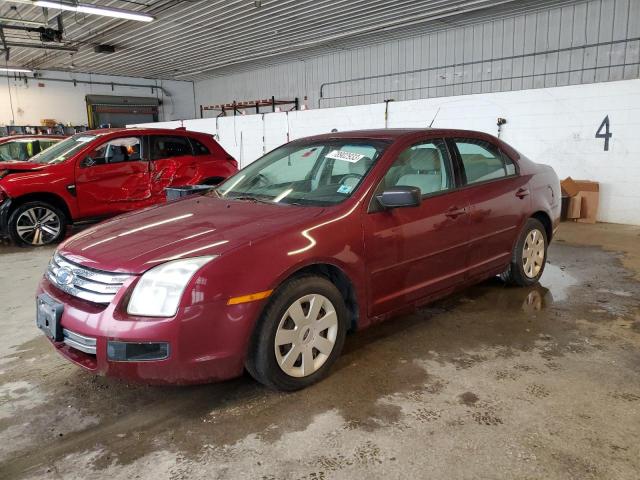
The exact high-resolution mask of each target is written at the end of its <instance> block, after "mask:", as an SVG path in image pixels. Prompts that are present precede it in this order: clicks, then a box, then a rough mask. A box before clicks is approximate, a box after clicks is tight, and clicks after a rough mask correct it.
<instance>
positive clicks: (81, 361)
mask: <svg viewBox="0 0 640 480" xmlns="http://www.w3.org/2000/svg"><path fill="white" fill-rule="evenodd" d="M559 216H560V184H559V181H558V178H557V176H556V174H555V173H554V171H553V169H551V168H550V167H548V166H546V165H541V164H537V163H534V162H532V161H531V160H528V159H527V158H525V157H524V156H523V155H521V154H519V153H518V152H516V151H515V150H514V149H513V148H511V147H509V146H508V145H507V144H505V143H504V142H502V141H500V140H499V139H497V138H495V137H492V136H490V135H487V134H484V133H479V132H471V131H463V130H440V129H428V130H377V131H360V132H343V133H336V134H328V135H319V136H316V137H311V138H306V139H302V140H296V141H293V142H291V143H288V144H286V145H284V146H282V147H280V148H277V149H276V150H274V151H272V152H270V153H268V154H267V155H265V156H264V157H262V158H261V159H259V160H256V161H255V162H254V163H252V164H251V165H249V166H248V167H246V168H244V169H243V170H241V171H240V172H238V173H237V174H236V175H234V176H232V177H231V178H229V179H228V180H227V181H226V182H224V183H223V184H222V185H220V186H219V187H218V188H217V189H216V190H214V191H212V192H209V193H207V194H206V195H203V196H197V197H191V198H187V199H184V200H181V201H177V202H172V203H169V204H166V205H163V206H158V207H154V208H149V209H146V210H144V211H141V212H134V213H130V214H128V215H125V216H121V217H119V218H118V219H117V221H108V222H106V223H103V224H101V225H98V226H95V227H93V228H91V229H88V230H86V231H84V232H82V233H80V234H78V235H76V236H75V237H72V238H70V239H69V240H67V241H66V242H65V243H63V244H62V245H60V247H59V248H58V250H57V251H56V252H55V254H54V256H53V258H52V260H51V263H50V264H49V267H48V270H47V272H46V274H45V276H44V278H43V279H42V281H41V283H40V286H39V289H38V296H37V303H38V308H37V324H38V326H39V327H40V328H41V329H42V330H43V331H44V332H45V333H46V335H47V336H48V337H49V338H50V339H51V341H52V343H53V344H54V345H55V348H56V349H57V350H58V351H59V352H60V353H61V354H62V355H64V356H65V357H66V358H68V359H69V360H71V361H73V362H75V363H76V364H78V365H80V366H81V367H83V368H85V369H87V370H89V371H91V372H93V373H97V374H105V375H111V376H116V377H121V378H126V379H133V380H138V381H142V382H147V383H179V384H184V383H198V382H210V381H214V380H223V379H228V378H232V377H236V376H238V375H241V374H242V372H243V370H244V369H245V368H246V369H247V370H248V371H249V372H250V373H251V374H252V375H253V376H254V377H255V378H256V379H258V380H259V381H260V382H263V383H264V384H266V385H268V386H270V387H273V388H277V389H282V390H295V389H298V388H302V387H305V386H307V385H309V384H311V383H313V382H315V381H317V380H319V379H321V378H322V377H323V376H324V375H326V374H327V372H328V370H329V369H330V367H331V365H332V364H333V363H334V362H335V361H336V359H337V357H338V356H339V354H340V351H341V349H342V346H343V343H344V340H345V335H346V334H347V332H348V331H352V330H360V329H364V328H366V327H368V326H370V325H372V324H374V323H376V322H378V321H381V320H384V319H387V318H389V317H392V316H394V315H397V314H398V313H400V312H406V311H407V310H408V309H411V308H413V307H416V306H420V305H423V304H425V303H427V302H429V301H432V300H434V299H436V298H439V297H442V296H444V295H447V294H450V293H451V292H453V291H455V290H457V289H460V288H464V287H465V286H468V285H470V284H473V283H476V282H479V281H481V280H484V279H486V278H489V277H492V276H495V275H501V276H502V278H503V279H504V280H505V281H507V282H511V283H514V284H517V285H531V284H534V283H535V282H537V281H538V279H539V278H540V276H541V275H542V273H543V271H544V266H545V261H546V254H547V245H548V243H549V241H550V240H551V238H552V236H553V234H554V231H555V229H556V227H557V225H558V220H559Z"/></svg>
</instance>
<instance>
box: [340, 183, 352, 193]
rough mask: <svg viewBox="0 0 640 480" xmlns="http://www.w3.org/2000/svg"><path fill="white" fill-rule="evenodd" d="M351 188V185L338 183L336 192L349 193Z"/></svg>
mask: <svg viewBox="0 0 640 480" xmlns="http://www.w3.org/2000/svg"><path fill="white" fill-rule="evenodd" d="M351 190H353V187H352V186H351V185H340V186H339V187H338V193H344V194H349V193H351Z"/></svg>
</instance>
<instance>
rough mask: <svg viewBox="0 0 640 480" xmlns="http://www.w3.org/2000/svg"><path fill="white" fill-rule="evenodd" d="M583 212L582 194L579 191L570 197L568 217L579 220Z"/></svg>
mask: <svg viewBox="0 0 640 480" xmlns="http://www.w3.org/2000/svg"><path fill="white" fill-rule="evenodd" d="M581 212H582V194H580V193H578V194H577V195H575V196H573V197H569V207H568V208H567V219H569V220H577V219H579V218H580V214H581Z"/></svg>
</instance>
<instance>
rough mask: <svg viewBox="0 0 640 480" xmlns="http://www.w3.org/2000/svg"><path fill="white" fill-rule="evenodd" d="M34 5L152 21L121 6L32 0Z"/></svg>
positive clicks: (138, 20) (152, 18) (146, 15)
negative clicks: (112, 6) (111, 6)
mask: <svg viewBox="0 0 640 480" xmlns="http://www.w3.org/2000/svg"><path fill="white" fill-rule="evenodd" d="M33 4H34V5H36V6H38V7H43V8H56V9H58V10H69V11H70V12H80V13H88V14H90V15H102V16H103V17H113V18H124V19H126V20H135V21H137V22H152V21H153V20H154V17H153V16H151V15H148V14H146V13H138V12H134V11H131V10H123V9H121V8H110V7H100V6H98V5H89V4H86V3H69V2H56V1H54V0H34V2H33Z"/></svg>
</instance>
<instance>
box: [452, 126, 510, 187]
mask: <svg viewBox="0 0 640 480" xmlns="http://www.w3.org/2000/svg"><path fill="white" fill-rule="evenodd" d="M454 142H455V144H456V147H457V149H458V153H459V154H460V160H461V161H462V166H463V168H464V173H465V175H466V178H467V184H468V185H469V184H474V183H482V182H487V181H489V180H495V179H499V178H504V177H510V176H512V175H515V174H516V167H515V165H514V163H513V162H512V161H511V159H509V158H508V157H507V156H506V155H504V154H502V152H500V150H498V149H497V148H496V147H495V146H494V145H492V144H491V143H489V142H486V141H484V140H477V139H464V138H463V139H461V138H456V139H454Z"/></svg>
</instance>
